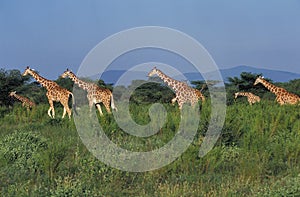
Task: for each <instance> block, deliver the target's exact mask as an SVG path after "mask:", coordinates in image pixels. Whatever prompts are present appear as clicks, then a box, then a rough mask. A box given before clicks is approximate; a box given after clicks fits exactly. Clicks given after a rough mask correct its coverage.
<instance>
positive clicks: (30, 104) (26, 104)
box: [9, 91, 35, 111]
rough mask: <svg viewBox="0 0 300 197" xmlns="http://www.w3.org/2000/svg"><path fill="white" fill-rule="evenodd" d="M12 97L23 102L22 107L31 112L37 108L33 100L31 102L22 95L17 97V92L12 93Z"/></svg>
mask: <svg viewBox="0 0 300 197" xmlns="http://www.w3.org/2000/svg"><path fill="white" fill-rule="evenodd" d="M9 96H10V97H15V98H16V99H18V100H19V101H21V102H22V106H23V107H26V108H27V110H28V111H29V110H30V109H32V108H33V107H35V103H34V102H33V101H31V100H29V98H26V97H24V96H21V95H17V94H16V91H14V92H11V93H10V94H9Z"/></svg>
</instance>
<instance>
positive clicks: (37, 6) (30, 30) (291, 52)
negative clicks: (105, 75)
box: [0, 0, 300, 79]
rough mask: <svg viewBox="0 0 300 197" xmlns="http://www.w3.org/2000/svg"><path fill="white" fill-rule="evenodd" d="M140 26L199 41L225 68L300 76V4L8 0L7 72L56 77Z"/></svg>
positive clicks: (4, 7) (0, 47) (0, 48)
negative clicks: (117, 35)
mask: <svg viewBox="0 0 300 197" xmlns="http://www.w3.org/2000/svg"><path fill="white" fill-rule="evenodd" d="M139 26H163V27H169V28H173V29H177V30H179V31H182V32H184V33H186V34H188V35H190V36H192V37H193V38H195V39H196V40H197V41H198V42H200V43H201V44H202V45H203V46H204V47H205V48H206V49H207V50H208V52H209V53H210V54H211V56H212V57H213V59H214V60H215V61H216V63H217V65H218V66H219V67H220V68H228V67H234V66H238V65H249V66H253V67H259V68H268V69H275V70H283V71H290V72H294V73H300V1H299V0H289V1H284V0H265V1H258V0H244V1H240V0H228V1H221V0H206V1H201V0H184V1H183V0H180V1H179V0H147V1H146V0H80V1H79V0H51V1H40V0H26V1H21V0H20V1H18V0H1V1H0V27H1V31H0V32H1V33H0V68H5V69H20V70H22V71H23V70H24V69H25V67H26V66H27V65H30V66H31V67H32V68H35V69H36V70H38V71H39V72H40V73H41V74H42V75H43V76H45V77H47V78H49V79H56V78H57V77H58V76H59V75H60V74H61V73H62V72H63V71H64V70H65V69H66V68H67V67H68V68H70V69H72V70H74V71H76V70H77V69H78V67H79V66H80V64H81V62H82V61H83V59H84V57H85V56H86V55H87V53H88V52H89V51H90V50H91V49H92V48H93V47H95V46H96V45H97V44H98V43H99V42H101V41H102V40H104V39H105V38H107V37H108V36H111V35H112V34H115V33H117V32H119V31H122V30H125V29H128V28H133V27H139ZM127 61H130V60H128V59H127ZM127 63H128V64H130V62H127ZM133 66H134V65H133Z"/></svg>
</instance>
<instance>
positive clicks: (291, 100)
mask: <svg viewBox="0 0 300 197" xmlns="http://www.w3.org/2000/svg"><path fill="white" fill-rule="evenodd" d="M259 83H261V84H262V85H263V86H265V87H266V88H267V89H268V90H269V91H270V92H272V93H274V94H275V95H276V99H275V100H276V101H277V102H278V103H279V104H280V105H284V104H291V105H295V104H297V103H298V104H300V97H299V96H298V95H296V94H293V93H290V92H288V91H287V90H286V89H284V88H281V87H277V86H275V85H274V84H272V83H270V82H268V81H266V80H265V79H264V78H263V77H262V76H259V77H258V78H257V79H256V80H255V82H254V85H257V84H259Z"/></svg>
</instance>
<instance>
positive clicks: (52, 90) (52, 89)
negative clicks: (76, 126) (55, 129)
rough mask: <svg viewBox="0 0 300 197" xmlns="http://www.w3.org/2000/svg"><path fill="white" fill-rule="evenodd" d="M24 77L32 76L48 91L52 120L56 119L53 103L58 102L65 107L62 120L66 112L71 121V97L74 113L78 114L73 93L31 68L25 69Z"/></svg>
mask: <svg viewBox="0 0 300 197" xmlns="http://www.w3.org/2000/svg"><path fill="white" fill-rule="evenodd" d="M22 75H23V76H26V75H31V76H32V77H33V78H35V80H36V81H37V82H38V83H40V84H41V85H42V86H43V87H44V88H46V89H47V93H46V96H47V98H48V102H49V105H50V108H49V110H48V115H49V116H50V117H51V118H55V110H54V105H53V101H58V102H60V103H61V104H62V105H63V107H64V112H63V115H62V118H64V117H65V115H66V112H67V113H68V116H69V119H71V113H72V112H71V109H70V108H69V105H68V101H69V96H70V95H71V96H72V103H73V108H74V112H75V113H76V109H75V100H74V96H73V94H72V92H70V91H68V90H67V89H65V88H62V87H60V86H59V85H58V84H57V83H55V82H54V81H51V80H48V79H45V78H44V77H41V76H40V75H39V74H38V73H37V72H35V71H34V70H33V69H31V68H30V67H29V66H27V68H26V69H25V71H24V73H23V74H22Z"/></svg>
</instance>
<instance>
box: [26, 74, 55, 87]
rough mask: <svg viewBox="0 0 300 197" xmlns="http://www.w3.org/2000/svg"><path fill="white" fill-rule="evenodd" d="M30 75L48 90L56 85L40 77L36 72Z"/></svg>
mask: <svg viewBox="0 0 300 197" xmlns="http://www.w3.org/2000/svg"><path fill="white" fill-rule="evenodd" d="M30 74H31V75H32V77H33V78H35V80H36V81H37V82H38V83H40V84H41V85H42V86H43V87H45V88H46V89H48V88H49V87H50V86H51V85H53V84H56V83H55V82H54V81H51V80H49V79H46V78H44V77H42V76H40V75H39V74H37V73H36V72H31V73H30Z"/></svg>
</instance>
